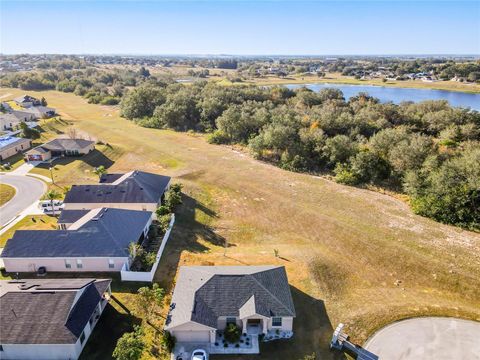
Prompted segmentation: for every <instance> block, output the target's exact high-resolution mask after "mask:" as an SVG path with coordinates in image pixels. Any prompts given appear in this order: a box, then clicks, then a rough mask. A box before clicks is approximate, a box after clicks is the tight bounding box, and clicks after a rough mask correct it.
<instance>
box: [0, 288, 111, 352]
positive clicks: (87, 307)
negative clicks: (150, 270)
mask: <svg viewBox="0 0 480 360" xmlns="http://www.w3.org/2000/svg"><path fill="white" fill-rule="evenodd" d="M110 282H111V280H109V279H108V280H95V279H58V280H56V279H49V280H47V279H34V280H12V281H6V280H4V281H0V319H2V331H0V343H2V344H74V343H76V341H77V339H78V338H79V337H80V335H81V333H82V331H83V329H84V328H85V325H86V324H87V322H88V320H89V319H90V317H91V316H92V313H93V312H94V310H95V308H96V307H97V305H98V303H99V301H100V300H101V298H102V295H103V294H104V293H105V291H106V290H107V289H108V287H109V285H110Z"/></svg>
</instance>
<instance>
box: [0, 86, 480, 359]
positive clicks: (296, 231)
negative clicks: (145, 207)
mask: <svg viewBox="0 0 480 360" xmlns="http://www.w3.org/2000/svg"><path fill="white" fill-rule="evenodd" d="M2 91H3V92H6V90H2ZM2 91H0V95H2ZM8 92H9V93H12V94H13V95H12V96H14V95H16V94H18V93H19V92H21V91H18V90H15V89H8ZM32 94H33V95H35V93H32ZM38 95H39V96H45V98H46V99H47V100H48V101H49V104H50V105H51V106H53V107H56V108H57V109H58V110H59V111H60V113H61V114H62V118H63V119H66V120H68V121H71V122H72V124H73V125H74V126H76V127H78V128H79V129H81V130H83V131H85V132H88V133H89V134H92V135H94V136H95V137H96V138H98V139H102V140H103V141H105V142H108V143H109V144H110V145H111V146H112V147H113V149H116V151H117V152H116V153H115V154H114V155H112V160H113V161H114V164H113V165H112V166H111V168H110V170H113V171H127V170H131V169H135V168H136V169H143V170H147V171H154V172H159V173H164V174H168V175H171V176H173V177H174V178H175V180H174V181H178V182H181V183H183V184H184V186H185V187H184V190H185V193H186V196H185V199H184V205H183V206H182V208H181V209H180V210H179V214H178V217H177V219H178V221H177V224H176V226H175V228H174V232H173V234H172V237H171V240H170V242H169V244H168V245H167V248H166V251H165V253H164V257H163V259H162V262H161V265H160V267H159V270H158V273H157V275H156V278H157V280H158V281H159V282H160V283H161V284H162V285H163V286H164V287H165V288H167V290H171V289H172V287H173V280H174V277H175V274H176V271H177V269H178V266H179V265H193V264H196V265H199V264H203V265H213V264H215V265H221V264H226V265H238V264H249V265H253V264H281V265H285V267H286V269H287V272H288V276H289V280H290V283H291V285H292V289H293V294H294V301H295V305H296V309H297V319H296V321H295V333H296V336H295V338H294V339H293V340H292V341H290V342H286V343H278V344H269V345H266V346H264V351H263V353H262V355H261V356H260V357H255V358H262V359H278V358H282V359H294V360H295V359H298V358H300V357H302V356H303V355H305V354H309V353H312V352H317V354H319V355H320V356H321V358H331V357H332V355H331V353H330V352H329V350H328V340H329V337H330V336H331V332H332V328H334V327H335V326H336V325H337V323H338V322H345V323H346V324H347V331H348V333H350V334H351V335H352V337H353V340H355V341H358V342H362V341H364V340H365V339H366V338H367V337H368V336H369V334H371V333H372V332H373V331H375V330H376V329H378V328H379V327H381V326H383V325H385V324H387V323H388V322H391V321H394V320H398V319H401V318H405V317H413V316H423V315H444V316H458V317H462V318H469V319H476V320H478V321H480V287H479V286H478V283H479V279H480V235H479V234H475V233H471V232H468V231H463V230H460V229H457V228H454V227H451V226H446V225H442V224H439V223H436V222H434V221H432V220H429V219H426V218H422V217H419V216H416V215H414V214H412V212H411V210H410V209H409V208H408V206H407V205H406V204H405V203H403V202H401V201H399V200H397V199H395V198H392V197H389V196H387V195H384V194H379V193H375V192H372V191H369V190H364V189H357V188H353V187H347V186H342V185H339V184H336V183H333V182H330V181H327V180H325V179H322V178H318V177H313V176H309V175H305V174H297V173H291V172H288V171H284V170H281V169H279V168H276V167H274V166H271V165H268V164H264V163H261V162H258V161H255V160H253V159H252V158H250V157H249V156H248V155H246V154H244V153H242V152H239V151H236V150H235V149H233V148H230V147H222V146H216V145H209V144H208V143H207V142H206V141H205V140H204V139H203V137H202V136H195V135H188V134H185V133H175V132H172V131H165V130H153V129H145V128H141V127H138V126H136V125H135V124H133V123H131V122H129V121H127V120H124V119H121V118H120V117H119V114H118V109H116V108H113V107H101V106H98V105H90V104H87V103H86V102H85V100H83V99H81V98H79V97H76V96H74V95H72V94H64V93H58V92H53V91H52V92H44V93H42V94H38ZM69 166H70V165H67V166H66V168H67V169H70V167H69ZM76 169H77V167H75V168H72V172H67V171H63V172H62V173H63V174H65V175H64V177H63V179H62V183H63V184H68V183H69V182H70V183H75V182H76V181H77V178H76V176H77V174H79V173H80V172H79V171H78V170H76ZM67 174H71V175H70V177H69V176H68V175H67ZM274 249H278V251H279V255H280V257H279V258H276V257H275V256H274V251H273V250H274ZM397 280H400V281H401V282H398V281H397ZM396 284H397V285H396ZM242 359H247V358H246V357H244V358H242Z"/></svg>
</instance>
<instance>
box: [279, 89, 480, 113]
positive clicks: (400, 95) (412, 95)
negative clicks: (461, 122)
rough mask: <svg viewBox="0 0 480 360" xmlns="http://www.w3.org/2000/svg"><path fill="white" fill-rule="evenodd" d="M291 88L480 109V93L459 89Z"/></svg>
mask: <svg viewBox="0 0 480 360" xmlns="http://www.w3.org/2000/svg"><path fill="white" fill-rule="evenodd" d="M285 86H286V87H288V88H289V89H296V88H299V87H302V86H306V87H307V88H309V89H311V90H314V91H320V90H321V89H325V88H334V89H339V90H340V91H342V92H343V96H344V97H345V99H347V100H348V99H349V98H350V97H352V96H355V95H357V94H358V93H359V92H366V93H368V94H369V95H370V96H373V97H376V98H378V99H380V101H381V102H388V101H391V102H394V103H396V104H398V103H400V102H402V101H414V102H419V101H424V100H447V101H448V102H449V103H450V105H452V106H460V107H465V108H471V109H474V110H480V94H470V93H464V92H457V91H447V90H433V89H412V88H398V87H387V86H376V85H345V84H329V83H322V84H305V85H300V84H288V85H285Z"/></svg>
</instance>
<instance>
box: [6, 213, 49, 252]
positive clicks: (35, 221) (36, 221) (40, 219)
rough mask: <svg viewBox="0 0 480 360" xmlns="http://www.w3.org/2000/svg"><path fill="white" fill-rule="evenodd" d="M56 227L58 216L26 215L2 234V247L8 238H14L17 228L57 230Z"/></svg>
mask: <svg viewBox="0 0 480 360" xmlns="http://www.w3.org/2000/svg"><path fill="white" fill-rule="evenodd" d="M56 228H57V218H56V217H53V216H48V215H32V216H26V217H24V218H23V219H22V220H20V221H19V222H18V223H16V224H15V225H13V226H12V227H11V228H10V229H8V230H7V231H5V232H4V233H3V234H2V235H0V247H4V246H5V244H6V242H7V240H8V239H11V238H12V236H13V234H14V233H15V231H16V230H55V229H56Z"/></svg>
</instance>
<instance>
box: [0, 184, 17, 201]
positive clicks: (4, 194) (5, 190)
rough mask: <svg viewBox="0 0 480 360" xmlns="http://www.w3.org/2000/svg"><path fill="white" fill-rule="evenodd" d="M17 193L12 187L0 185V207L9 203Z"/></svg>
mask: <svg viewBox="0 0 480 360" xmlns="http://www.w3.org/2000/svg"><path fill="white" fill-rule="evenodd" d="M16 192H17V191H16V190H15V188H14V187H13V186H10V185H7V184H0V206H2V205H5V204H6V203H7V202H9V201H10V200H11V199H12V198H13V197H14V196H15V193H16Z"/></svg>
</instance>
